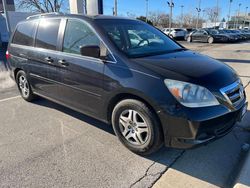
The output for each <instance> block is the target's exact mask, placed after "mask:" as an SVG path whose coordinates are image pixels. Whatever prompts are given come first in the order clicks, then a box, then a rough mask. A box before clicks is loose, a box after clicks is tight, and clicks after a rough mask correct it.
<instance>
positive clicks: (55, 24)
mask: <svg viewBox="0 0 250 188" xmlns="http://www.w3.org/2000/svg"><path fill="white" fill-rule="evenodd" d="M60 22H61V20H60V19H46V20H45V19H41V20H40V23H39V26H38V30H37V34H36V45H35V46H36V47H40V48H45V49H49V50H56V45H57V36H58V31H59V26H60Z"/></svg>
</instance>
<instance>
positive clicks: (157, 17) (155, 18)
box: [148, 11, 169, 27]
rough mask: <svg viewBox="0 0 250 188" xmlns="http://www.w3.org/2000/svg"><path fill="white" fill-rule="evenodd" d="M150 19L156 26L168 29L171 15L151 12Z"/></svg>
mask: <svg viewBox="0 0 250 188" xmlns="http://www.w3.org/2000/svg"><path fill="white" fill-rule="evenodd" d="M148 19H149V20H150V21H152V22H153V25H154V26H161V27H167V26H168V23H169V15H167V14H165V13H163V12H159V11H154V12H149V15H148Z"/></svg>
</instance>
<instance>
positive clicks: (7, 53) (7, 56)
mask: <svg viewBox="0 0 250 188" xmlns="http://www.w3.org/2000/svg"><path fill="white" fill-rule="evenodd" d="M5 56H6V59H7V60H8V59H9V58H10V54H9V52H8V50H7V51H6V54H5Z"/></svg>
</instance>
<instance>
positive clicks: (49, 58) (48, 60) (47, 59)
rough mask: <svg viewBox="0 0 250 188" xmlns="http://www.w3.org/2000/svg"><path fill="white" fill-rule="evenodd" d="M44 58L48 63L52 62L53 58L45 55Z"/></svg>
mask: <svg viewBox="0 0 250 188" xmlns="http://www.w3.org/2000/svg"><path fill="white" fill-rule="evenodd" d="M44 60H45V61H47V62H48V63H53V62H54V60H53V59H52V58H51V57H45V58H44Z"/></svg>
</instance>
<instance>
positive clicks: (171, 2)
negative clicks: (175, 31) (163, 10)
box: [168, 0, 174, 32]
mask: <svg viewBox="0 0 250 188" xmlns="http://www.w3.org/2000/svg"><path fill="white" fill-rule="evenodd" d="M168 6H169V7H170V14H169V32H170V31H171V27H172V14H173V7H174V3H173V0H170V2H169V1H168Z"/></svg>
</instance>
